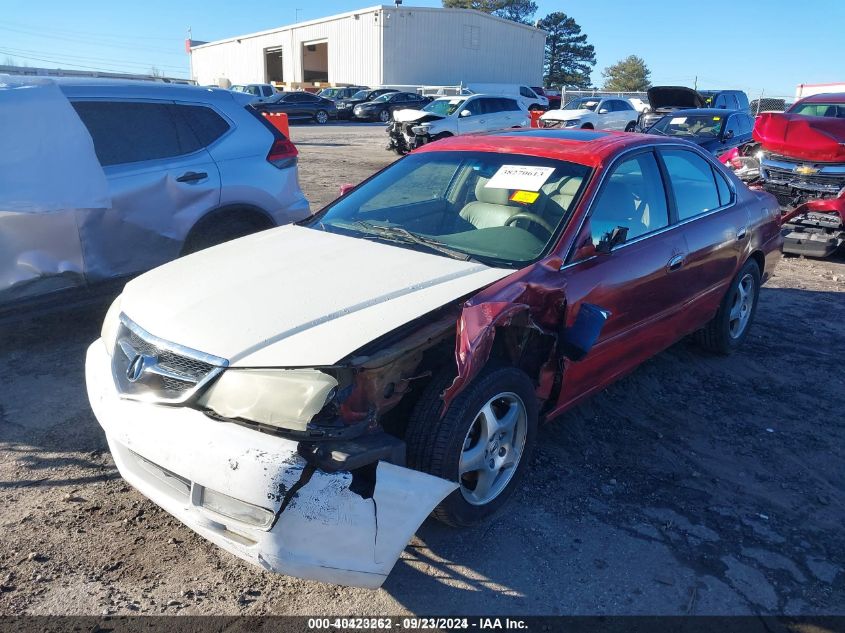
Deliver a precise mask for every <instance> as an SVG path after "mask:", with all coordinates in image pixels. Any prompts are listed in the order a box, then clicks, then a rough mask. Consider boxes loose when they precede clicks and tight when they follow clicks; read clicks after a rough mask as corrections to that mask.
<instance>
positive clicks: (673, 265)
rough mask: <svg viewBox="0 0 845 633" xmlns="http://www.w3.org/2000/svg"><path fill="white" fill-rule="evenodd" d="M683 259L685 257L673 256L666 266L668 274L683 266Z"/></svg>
mask: <svg viewBox="0 0 845 633" xmlns="http://www.w3.org/2000/svg"><path fill="white" fill-rule="evenodd" d="M684 259H686V256H685V255H675V256H674V257H673V258H672V259H670V260H669V263H668V264H666V269H667V270H668V271H669V272H670V273H671V272H672V271H673V270H678V269H679V268H680V267H681V266H683V265H684Z"/></svg>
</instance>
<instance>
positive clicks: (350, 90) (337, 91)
mask: <svg viewBox="0 0 845 633" xmlns="http://www.w3.org/2000/svg"><path fill="white" fill-rule="evenodd" d="M361 90H369V88H367V87H366V86H344V87H342V88H323V89H322V90H321V91H320V92H318V93H317V96H319V97H322V98H323V99H330V100H331V101H339V100H340V99H349V98H351V97H352V96H353V95H354V94H356V93H357V92H360V91H361Z"/></svg>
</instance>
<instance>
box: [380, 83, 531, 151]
mask: <svg viewBox="0 0 845 633" xmlns="http://www.w3.org/2000/svg"><path fill="white" fill-rule="evenodd" d="M530 123H531V120H530V118H529V115H528V111H527V110H526V109H525V108H524V107H522V105H521V104H520V103H519V102H518V101H517V100H516V99H511V98H509V97H494V96H490V95H473V96H470V97H443V98H441V99H435V100H434V101H432V102H431V103H429V104H427V105H426V106H425V107H423V108H422V109H421V110H397V111H396V112H395V113H394V120H393V123H391V125H390V126H389V127H388V128H387V134H388V137H389V138H390V141H389V143H388V147H387V149H389V150H393V151H395V152H396V153H397V154H407V153H408V152H410V151H411V150H413V149H415V148H417V147H420V146H421V145H424V144H426V143H430V142H431V141H437V140H440V139H442V138H446V137H449V136H458V135H459V134H469V133H472V132H489V131H491V130H500V129H504V128H517V127H528V126H529V125H530Z"/></svg>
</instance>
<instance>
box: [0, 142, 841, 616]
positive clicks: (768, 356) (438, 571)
mask: <svg viewBox="0 0 845 633" xmlns="http://www.w3.org/2000/svg"><path fill="white" fill-rule="evenodd" d="M292 136H293V140H294V141H295V142H296V143H297V145H298V147H299V149H300V152H301V162H300V166H301V167H300V170H301V181H302V185H303V188H304V190H305V192H306V194H307V195H308V197H309V198H310V199H311V201H312V203H313V205H314V207H315V208H319V207H320V206H321V205H322V204H324V203H325V202H327V201H329V200H331V199H332V198H333V197H334V196H335V194H336V192H337V190H338V186H339V185H340V184H342V183H345V182H358V181H360V180H361V179H363V178H365V177H366V176H368V175H369V174H370V173H372V171H374V170H375V169H377V168H379V167H381V166H383V165H385V164H387V163H388V162H389V161H391V160H392V159H393V158H394V157H393V156H392V155H391V154H388V153H387V152H386V151H385V150H384V149H383V146H384V142H385V138H384V137H385V134H384V132H383V130H382V129H381V127H380V126H352V125H331V126H327V127H324V128H316V127H311V126H297V127H295V128H294V129H293V133H292ZM103 313H104V307H103V306H97V307H96V308H90V309H84V310H83V309H80V310H76V311H74V312H71V313H65V314H61V315H55V316H52V317H49V318H42V319H40V320H37V321H32V322H28V323H27V322H24V323H20V324H18V325H15V326H8V325H7V326H3V329H2V330H0V533H2V538H1V539H0V614H3V615H8V614H21V613H29V614H93V615H100V614H106V613H121V614H131V613H156V614H157V613H190V614H324V613H333V614H348V615H365V614H404V613H414V614H429V613H432V612H435V613H440V614H450V613H473V614H575V615H582V614H752V613H766V614H774V613H781V614H783V613H785V614H803V615H810V614H845V572H843V567H845V416H843V413H842V411H843V402H845V372H844V371H843V360H842V358H843V353H844V352H845V259H843V258H841V257H840V258H838V259H835V260H833V261H812V260H805V259H797V258H790V259H786V260H784V261H783V262H782V263H781V264H780V266H779V268H778V269H777V271H776V273H775V276H774V278H773V279H772V280H771V282H770V283H769V284H768V285H767V286H766V287H765V289H764V290H763V293H762V296H761V299H760V305H759V311H758V313H757V320H756V323H755V324H754V326H753V329H752V331H751V333H750V338H749V340H748V341H747V344H746V345H745V346H744V347H743V348H742V349H741V350H740V351H739V352H738V353H736V354H735V355H734V356H732V357H729V358H722V357H714V356H708V355H706V354H704V353H702V352H700V351H699V350H698V349H697V348H696V347H695V346H694V345H692V344H691V343H688V342H681V343H679V344H677V345H675V346H674V347H673V348H671V349H670V350H668V351H667V352H665V353H663V354H661V355H659V356H658V357H656V358H654V359H652V360H651V361H649V362H647V363H646V364H645V365H643V366H642V367H641V368H639V369H638V370H637V371H636V372H634V373H633V374H632V375H630V376H629V377H627V378H625V379H624V380H622V381H621V382H619V383H617V384H615V385H614V386H612V387H610V388H609V389H607V390H606V391H605V392H603V393H601V394H599V395H597V396H595V397H594V398H592V399H591V400H590V401H589V402H588V403H587V404H585V405H583V406H581V407H580V408H578V409H576V410H574V411H572V412H571V413H569V414H567V415H565V416H564V417H562V418H561V419H558V420H555V421H553V422H551V423H549V424H547V425H545V427H544V428H542V429H541V432H540V434H539V438H538V440H539V441H538V444H539V446H538V450H537V451H536V453H535V457H534V463H533V464H532V472H531V475H530V477H529V478H528V479H527V480H526V485H525V486H524V488H523V489H522V490H521V491H520V492H519V493H518V495H517V496H516V498H515V499H514V502H513V504H512V506H511V512H510V513H509V514H507V515H505V516H503V517H502V518H500V519H499V520H498V521H497V522H495V523H493V524H490V525H487V526H484V527H481V528H477V529H472V530H465V531H458V530H453V529H450V528H447V527H444V526H442V525H440V524H438V523H435V522H433V521H431V520H429V521H427V522H426V523H425V524H424V525H423V526H422V527H421V528H420V530H419V532H418V534H417V536H416V537H415V538H414V539H413V540H412V542H411V543H410V545H409V546H408V548H407V549H406V551H405V553H404V554H403V556H402V557H401V558H400V560H399V562H398V563H397V565H396V567H395V569H394V570H393V573H392V574H391V576H390V577H389V579H388V580H387V582H386V583H385V585H384V587H383V588H382V589H380V590H378V591H368V590H364V589H354V588H343V587H337V586H332V585H326V584H321V583H316V582H308V581H301V580H297V579H294V578H289V577H284V576H278V575H273V574H270V573H267V572H264V571H261V570H259V569H257V568H253V567H251V566H249V565H248V564H246V563H244V562H241V561H239V560H237V559H235V558H234V557H232V556H231V555H229V554H227V553H226V552H224V551H222V550H219V549H217V548H216V547H214V546H212V545H210V544H209V543H207V542H206V541H204V540H203V539H201V538H199V537H197V536H195V535H194V534H193V533H192V532H190V531H189V530H188V529H187V528H185V527H183V526H182V525H181V524H180V523H178V522H177V521H176V520H175V519H172V518H171V517H170V516H169V515H167V514H166V513H164V512H163V511H161V510H159V509H157V507H156V506H154V505H153V504H152V503H150V502H148V501H146V500H145V499H144V498H143V497H142V496H141V495H140V494H138V493H137V492H135V491H134V490H132V489H131V488H130V487H129V486H128V485H126V484H125V483H124V482H123V481H122V480H121V479H120V477H119V475H118V473H117V471H116V470H115V467H114V464H113V462H112V459H111V457H110V455H109V452H108V450H107V447H106V442H105V438H104V436H103V433H102V432H101V430H100V427H99V425H98V424H97V422H96V421H95V419H94V416H93V415H92V413H91V410H90V408H89V405H88V401H87V397H86V393H85V384H84V378H83V363H84V352H85V348H86V346H87V345H88V344H89V343H90V342H91V341H92V340H93V339H94V338H96V336H97V335H98V332H99V326H100V322H101V319H102V317H103Z"/></svg>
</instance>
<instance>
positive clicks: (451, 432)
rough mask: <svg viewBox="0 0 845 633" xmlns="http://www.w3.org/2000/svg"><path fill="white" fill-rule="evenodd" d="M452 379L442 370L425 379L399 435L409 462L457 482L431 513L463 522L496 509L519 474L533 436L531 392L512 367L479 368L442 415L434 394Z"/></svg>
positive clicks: (452, 522) (472, 522)
mask: <svg viewBox="0 0 845 633" xmlns="http://www.w3.org/2000/svg"><path fill="white" fill-rule="evenodd" d="M452 378H453V376H452V375H451V374H441V375H440V376H438V377H436V378H435V379H434V380H432V381H431V383H429V385H428V386H427V387H426V390H425V391H424V392H423V394H422V395H421V396H420V400H419V401H418V402H417V404H416V406H415V407H414V411H413V413H412V414H411V419H410V421H409V424H408V432H407V434H406V438H405V439H406V442H407V447H408V465H409V466H410V467H411V468H415V469H417V470H421V471H423V472H427V473H430V474H432V475H435V476H437V477H441V478H443V479H448V480H449V481H455V482H458V484H459V488H458V489H457V490H455V491H454V492H453V493H452V494H450V495H449V496H448V497H446V499H444V500H443V501H442V502H441V503H440V505H438V506H437V507H436V508H435V509H434V512H433V515H434V517H435V518H437V519H438V520H440V521H442V522H443V523H446V524H447V525H451V526H454V527H469V526H473V525H477V524H479V523H482V522H484V521H485V520H487V519H489V518H491V517H492V516H494V515H495V514H497V513H498V512H499V511H500V510H502V508H503V507H504V506H505V505H506V503H507V501H508V500H509V499H510V497H511V495H512V494H513V491H514V490H515V489H516V488H517V487H518V486H519V484H520V481H521V480H522V478H523V477H524V475H525V471H526V470H527V468H528V463H529V462H530V460H531V452H532V449H533V446H534V441H535V438H536V435H537V415H538V414H537V398H536V395H535V393H534V385H533V384H532V383H531V380H530V379H529V378H528V376H527V375H526V374H525V373H524V372H522V371H520V370H519V369H516V368H514V367H492V368H486V369H485V370H483V371H482V372H481V374H480V375H479V376H478V377H477V378H476V379H475V380H473V381H472V382H471V383H470V384H469V385H468V386H467V387H466V388H465V389H464V390H463V391H462V392H461V393H460V394H458V396H457V397H456V398H455V399H454V400H453V401H452V403H451V405H450V406H449V409H448V410H447V411H446V415H444V416H443V417H441V416H440V413H441V408H442V406H443V400H442V399H441V397H440V395H441V393H442V392H443V390H444V389H446V388H447V387H448V386H449V384H451V381H452Z"/></svg>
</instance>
